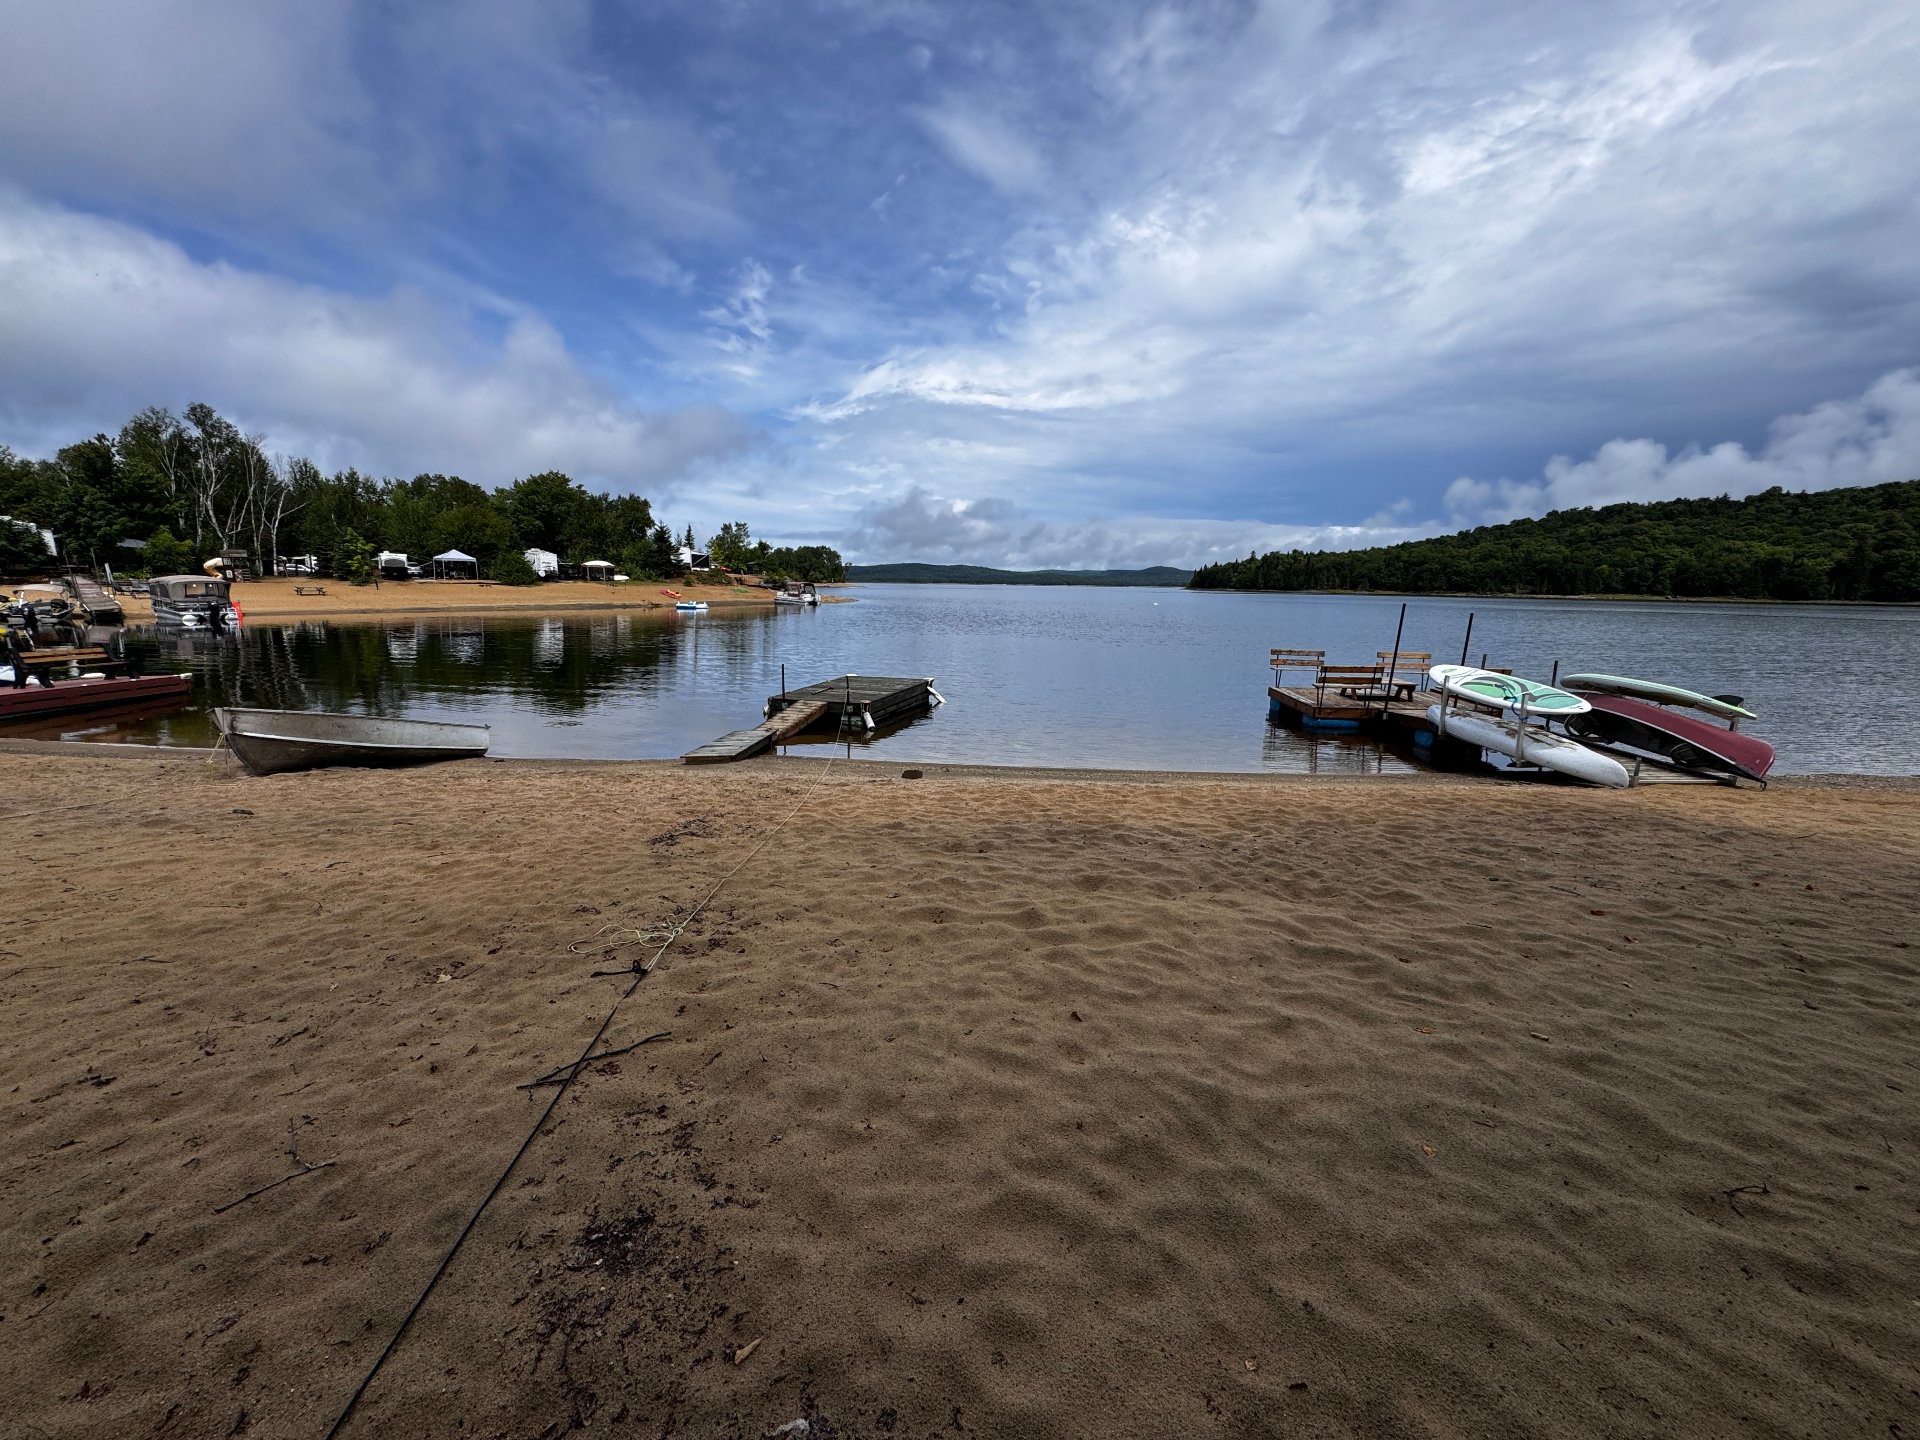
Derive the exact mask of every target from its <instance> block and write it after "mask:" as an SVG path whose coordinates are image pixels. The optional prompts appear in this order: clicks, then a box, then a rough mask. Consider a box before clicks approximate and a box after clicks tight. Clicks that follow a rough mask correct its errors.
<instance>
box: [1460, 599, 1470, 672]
mask: <svg viewBox="0 0 1920 1440" xmlns="http://www.w3.org/2000/svg"><path fill="white" fill-rule="evenodd" d="M1472 643H1473V612H1472V611H1471V610H1469V611H1467V633H1466V634H1465V635H1464V636H1462V637H1461V640H1460V663H1461V664H1462V665H1464V664H1466V663H1467V646H1469V645H1471V644H1472Z"/></svg>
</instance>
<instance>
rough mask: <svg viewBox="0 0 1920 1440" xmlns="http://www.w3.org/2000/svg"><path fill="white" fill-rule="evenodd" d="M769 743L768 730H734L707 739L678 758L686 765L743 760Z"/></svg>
mask: <svg viewBox="0 0 1920 1440" xmlns="http://www.w3.org/2000/svg"><path fill="white" fill-rule="evenodd" d="M771 744H773V736H772V735H771V734H770V733H769V732H768V731H765V730H761V729H757V728H756V729H753V730H735V731H733V732H731V733H730V734H726V735H722V736H721V737H720V738H719V739H718V740H709V741H707V743H706V744H704V745H702V746H699V747H698V748H697V749H693V750H689V751H688V752H687V753H686V754H684V755H682V756H681V757H680V759H681V760H682V761H683V762H685V763H686V764H688V765H719V764H724V763H725V762H726V761H729V760H745V759H746V758H747V757H748V756H749V755H757V754H759V753H760V751H762V750H764V749H766V748H767V747H768V746H769V745H771Z"/></svg>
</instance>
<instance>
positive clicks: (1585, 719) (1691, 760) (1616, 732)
mask: <svg viewBox="0 0 1920 1440" xmlns="http://www.w3.org/2000/svg"><path fill="white" fill-rule="evenodd" d="M1579 693H1580V698H1581V699H1583V700H1585V701H1586V702H1587V703H1588V704H1589V705H1591V706H1593V709H1592V710H1590V711H1588V712H1587V713H1586V714H1585V715H1569V716H1567V718H1566V726H1567V729H1568V731H1570V732H1571V733H1572V734H1574V735H1577V736H1579V737H1580V738H1582V739H1586V740H1605V741H1610V742H1612V743H1613V744H1615V745H1631V746H1632V747H1633V748H1634V749H1636V750H1645V751H1648V752H1649V753H1651V754H1654V755H1663V756H1665V757H1666V758H1667V759H1669V760H1671V761H1672V762H1673V763H1674V764H1676V765H1679V766H1682V767H1684V768H1686V769H1688V770H1713V771H1718V772H1720V773H1722V774H1731V775H1744V776H1745V777H1746V778H1747V779H1749V780H1762V781H1764V780H1765V779H1766V778H1767V772H1768V771H1769V770H1771V769H1773V746H1771V745H1769V744H1767V742H1766V741H1764V740H1756V739H1754V738H1753V736H1751V735H1742V734H1741V733H1740V732H1739V731H1738V730H1729V729H1727V727H1726V726H1724V725H1715V724H1712V723H1711V722H1709V721H1706V720H1701V719H1698V718H1696V717H1694V716H1692V715H1684V714H1682V713H1681V712H1680V711H1678V710H1669V709H1667V708H1666V707H1665V706H1661V705H1650V704H1648V703H1647V702H1646V701H1644V700H1629V699H1627V697H1626V696H1624V695H1596V694H1594V693H1592V692H1590V691H1582V692H1579Z"/></svg>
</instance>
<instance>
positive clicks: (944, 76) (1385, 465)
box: [0, 0, 1920, 566]
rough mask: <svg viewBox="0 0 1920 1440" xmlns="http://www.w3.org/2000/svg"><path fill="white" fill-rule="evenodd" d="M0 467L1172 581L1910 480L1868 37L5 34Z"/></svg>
mask: <svg viewBox="0 0 1920 1440" xmlns="http://www.w3.org/2000/svg"><path fill="white" fill-rule="evenodd" d="M0 15H3V16H4V34H5V43H4V44H3V45H0V442H4V443H7V444H10V445H12V446H13V447H14V448H15V449H16V450H18V451H21V452H23V453H26V454H37V455H44V454H50V453H51V452H52V450H53V449H54V448H56V447H57V446H59V445H61V444H64V443H67V442H69V441H71V440H74V439H77V438H81V437H84V436H86V435H88V434H91V433H92V432H93V431H95V430H97V429H103V428H104V429H109V430H111V429H114V428H117V427H118V425H119V424H120V422H121V421H123V420H124V419H125V418H126V417H127V416H128V415H129V414H131V413H132V412H133V411H134V410H135V409H137V408H139V407H140V406H143V405H147V404H155V403H157V404H164V405H169V406H172V407H173V408H175V409H179V408H182V407H184V406H185V405H186V404H188V403H189V402H190V401H194V400H205V401H207V402H208V403H210V404H212V405H214V406H215V407H216V408H217V409H219V410H220V411H222V412H223V413H225V414H227V415H228V416H229V417H231V418H233V419H234V420H235V421H236V422H238V423H239V424H240V425H241V426H242V427H243V428H245V429H247V430H249V431H257V432H261V433H264V434H265V435H266V436H267V437H268V444H269V448H271V449H273V450H276V451H280V452H283V453H298V454H306V455H310V456H312V457H314V458H315V459H317V460H319V461H320V462H321V463H322V464H323V465H326V466H328V467H329V468H331V467H336V466H342V465H347V464H354V465H358V466H360V467H362V468H363V469H369V470H372V471H374V472H376V473H380V474H399V475H405V474H411V473H413V472H415V471H418V470H425V469H432V470H442V471H449V472H457V473H460V474H463V475H465V476H467V477H468V478H469V479H474V480H479V481H482V482H484V483H488V484H498V483H502V482H507V481H511V480H513V479H514V478H516V477H518V476H520V475H524V474H527V473H529V472H531V471H534V470H539V469H549V468H557V469H563V470H566V471H568V472H569V473H571V474H573V475H574V476H575V477H576V478H579V479H581V480H583V481H585V482H586V483H588V484H590V485H593V486H595V487H596V488H601V489H607V490H613V491H637V492H639V493H642V494H645V495H648V496H650V497H651V498H653V499H654V500H655V502H656V505H657V506H659V507H660V508H661V509H662V510H663V511H664V512H665V513H666V515H667V516H668V518H670V519H672V520H673V521H675V522H676V523H677V524H680V523H686V522H689V521H691V522H692V523H694V524H695V525H696V526H697V527H698V528H699V529H701V530H702V531H703V532H710V531H711V530H712V529H713V528H714V527H716V526H717V525H718V524H719V523H720V522H721V521H722V520H727V519H744V520H746V521H748V522H749V523H750V524H751V525H752V527H753V530H754V533H755V534H756V535H764V536H766V537H767V538H771V539H775V540H782V541H792V542H809V541H826V542H828V543H834V544H838V545H839V546H841V548H842V549H843V550H844V551H846V552H847V553H848V555H849V558H854V559H863V560H902V559H923V560H940V561H944V560H966V561H975V562H981V563H990V564H992V563H1000V564H1068V565H1089V566H1093V565H1109V564H1111V565H1133V564H1155V563H1163V562H1171V563H1193V562H1197V561H1203V560H1206V559H1209V558H1219V557H1221V556H1227V555H1236V554H1245V553H1246V552H1247V551H1248V550H1249V549H1252V548H1256V547H1258V548H1262V549H1265V548H1270V547H1272V546H1276V545H1286V544H1295V543H1304V544H1330V545H1349V544H1356V543H1366V542H1369V541H1372V540H1376V539H1382V538H1400V537H1402V536H1404V535H1407V534H1415V533H1430V532H1432V531H1434V530H1436V529H1441V528H1453V527H1454V526H1456V525H1459V524H1464V523H1475V522H1479V521H1482V520H1487V519H1500V518H1507V517H1510V516H1513V515H1517V514H1533V513H1540V512H1541V511H1543V510H1545V509H1547V508H1552V507H1554V506H1558V505H1568V504H1583V503H1593V502H1596V501H1605V500H1609V499H1620V498H1654V497H1659V496H1666V495H1675V494H1702V493H1721V492H1731V493H1736V494H1737V493H1744V492H1748V491H1752V490H1756V489H1761V488H1764V487H1765V486H1767V485H1772V484H1786V485H1788V486H1789V487H1792V488H1813V487H1822V486H1828V485H1839V484H1857V483H1866V482H1870V481H1875V480H1884V479H1903V478H1910V477H1914V476H1920V243H1916V239H1915V237H1916V236H1917V235H1920V144H1916V143H1915V140H1914V134H1915V130H1914V126H1915V120H1914V108H1913V101H1914V94H1915V91H1914V76H1915V75H1916V74H1920V9H1916V7H1914V6H1911V5H1900V4H1893V5H1889V4H1887V3H1885V0H1866V3H1856V0H1827V3H1825V4H1822V5H1819V6H1812V5H1808V4H1805V3H1803V0H1740V3H1731V4H1689V3H1666V4H1657V5H1656V4H1609V3H1597V4H1592V5H1541V4H1538V3H1535V0H1514V3H1500V0H1487V3H1481V4H1474V5H1466V4H1455V5H1451V6H1442V5H1434V4H1421V3H1400V0H1354V3H1346V4H1320V3H1313V0H1284V3H1259V0H1249V3H1218V4H1216V3H1204V0H1202V3H1194V4H1187V5H1177V6H1160V5H1142V4H1132V3H1126V0H1097V3H1086V4H1080V3H1075V0H1054V3H1049V4H1045V5H1034V4H1030V3H1009V4H1005V5H1000V4H992V3H980V0H974V3H968V4H964V5H961V4H943V3H932V0H927V3H921V0H697V3H687V4H684V5H677V4H674V3H671V0H650V3H644V4H643V3H638V0H635V3H628V4H612V3H594V0H527V3H509V0H460V3H458V4H453V3H448V4H437V3H431V0H411V3H409V4H406V5H399V6H396V5H392V4H388V3H375V0H366V3H354V0H334V3H326V4H317V5H301V6H294V5H260V4H256V3H252V0H224V3H206V0H176V3H172V4H168V5H165V6H160V5H154V4H150V3H147V0H60V3H57V4H56V3H32V0H0Z"/></svg>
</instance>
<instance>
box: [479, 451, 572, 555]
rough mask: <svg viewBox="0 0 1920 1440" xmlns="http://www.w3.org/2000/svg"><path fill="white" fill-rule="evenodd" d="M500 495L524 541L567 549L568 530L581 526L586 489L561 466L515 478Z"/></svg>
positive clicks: (562, 549)
mask: <svg viewBox="0 0 1920 1440" xmlns="http://www.w3.org/2000/svg"><path fill="white" fill-rule="evenodd" d="M499 498H500V506H501V508H502V509H503V510H504V511H505V512H506V515H507V518H508V519H509V520H511V521H512V522H513V529H514V533H515V534H516V535H517V536H519V538H520V542H521V543H522V544H523V545H537V546H539V547H540V548H541V549H542V550H552V551H555V552H559V553H564V552H565V550H566V537H567V533H568V530H569V529H570V528H572V529H575V530H577V529H578V528H579V523H580V520H581V518H582V517H581V509H582V501H583V500H585V498H586V492H585V491H583V490H582V489H581V488H580V487H579V486H578V485H576V484H574V483H573V481H572V480H571V479H570V478H569V477H567V476H565V475H562V474H561V473H560V472H559V471H558V470H546V471H542V472H541V473H540V474H538V475H529V476H527V477H526V479H524V480H518V481H515V482H514V483H513V484H512V485H510V486H509V487H508V488H507V489H505V490H503V491H502V492H501V493H500V497H499Z"/></svg>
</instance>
